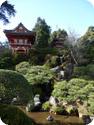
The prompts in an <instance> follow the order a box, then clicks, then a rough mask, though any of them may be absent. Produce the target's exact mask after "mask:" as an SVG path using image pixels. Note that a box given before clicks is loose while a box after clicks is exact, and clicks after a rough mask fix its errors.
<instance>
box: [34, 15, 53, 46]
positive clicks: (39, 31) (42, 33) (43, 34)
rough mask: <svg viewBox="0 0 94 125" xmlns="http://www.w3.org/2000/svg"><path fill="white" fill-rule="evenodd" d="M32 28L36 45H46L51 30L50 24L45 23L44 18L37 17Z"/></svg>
mask: <svg viewBox="0 0 94 125" xmlns="http://www.w3.org/2000/svg"><path fill="white" fill-rule="evenodd" d="M33 30H34V31H35V32H36V41H35V43H36V45H37V46H38V47H40V48H44V47H47V46H48V39H49V37H50V32H51V29H50V26H48V25H47V23H46V22H45V20H44V19H41V18H40V17H39V18H38V19H37V23H36V24H35V27H34V29H33Z"/></svg>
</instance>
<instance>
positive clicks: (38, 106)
mask: <svg viewBox="0 0 94 125" xmlns="http://www.w3.org/2000/svg"><path fill="white" fill-rule="evenodd" d="M40 109H41V102H40V95H39V94H36V95H35V97H34V109H33V110H34V111H39V110H40Z"/></svg>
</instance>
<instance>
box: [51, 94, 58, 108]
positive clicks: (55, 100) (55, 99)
mask: <svg viewBox="0 0 94 125" xmlns="http://www.w3.org/2000/svg"><path fill="white" fill-rule="evenodd" d="M49 103H50V105H52V106H57V105H58V104H59V100H58V99H57V98H55V97H53V96H51V97H50V98H49Z"/></svg>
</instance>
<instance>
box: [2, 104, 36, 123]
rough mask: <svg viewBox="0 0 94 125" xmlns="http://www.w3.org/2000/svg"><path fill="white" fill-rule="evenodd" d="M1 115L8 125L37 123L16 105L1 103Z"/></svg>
mask: <svg viewBox="0 0 94 125" xmlns="http://www.w3.org/2000/svg"><path fill="white" fill-rule="evenodd" d="M0 117H1V119H2V121H3V122H4V123H6V124H8V125H35V123H34V122H33V120H32V119H30V118H29V117H27V116H26V115H25V114H24V113H23V112H22V111H21V110H19V109H18V108H17V107H14V106H9V105H0Z"/></svg>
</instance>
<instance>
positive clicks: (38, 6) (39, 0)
mask: <svg viewBox="0 0 94 125" xmlns="http://www.w3.org/2000/svg"><path fill="white" fill-rule="evenodd" d="M2 1H4V0H0V3H1V2H2ZM8 1H9V2H10V3H11V4H13V5H15V9H16V12H17V13H16V16H15V17H12V18H11V19H10V23H9V24H7V25H3V22H2V21H0V41H5V40H6V37H5V36H4V33H3V32H2V31H3V30H4V29H13V28H15V27H16V26H17V25H18V24H19V23H20V22H22V23H23V24H24V26H25V27H27V28H28V29H29V30H32V28H33V27H34V25H35V23H36V21H37V17H41V18H43V19H45V21H46V23H47V24H48V25H49V26H50V27H51V29H52V31H54V30H57V29H58V28H61V29H65V30H66V31H69V30H73V31H74V32H76V34H79V35H83V34H84V33H85V32H86V30H87V28H88V27H89V26H94V0H8Z"/></svg>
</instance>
